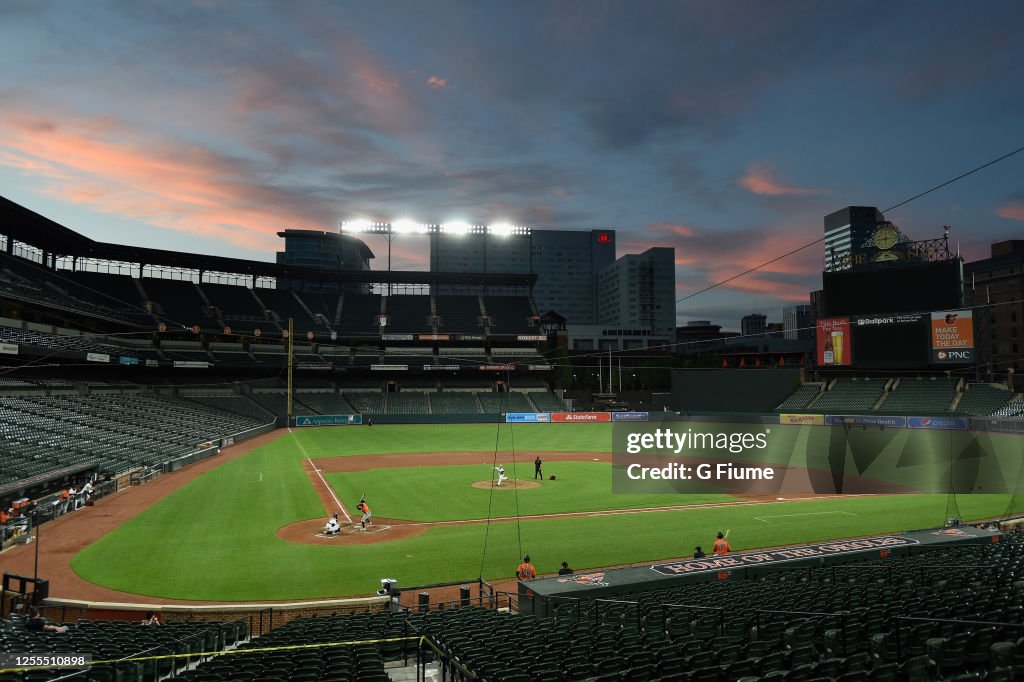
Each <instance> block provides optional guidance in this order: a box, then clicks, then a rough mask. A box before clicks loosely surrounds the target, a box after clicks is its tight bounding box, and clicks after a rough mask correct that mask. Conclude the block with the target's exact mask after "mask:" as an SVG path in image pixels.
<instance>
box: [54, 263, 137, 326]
mask: <svg viewBox="0 0 1024 682" xmlns="http://www.w3.org/2000/svg"><path fill="white" fill-rule="evenodd" d="M60 274H61V276H63V277H64V278H65V279H66V280H68V281H70V282H74V283H75V285H77V287H78V288H79V290H80V291H81V292H82V295H83V296H86V297H88V300H94V301H95V302H96V303H97V304H100V305H103V306H106V307H107V308H110V309H111V310H113V311H115V312H117V313H118V315H120V316H123V317H125V318H127V319H129V320H130V321H132V322H134V323H136V324H139V325H142V326H152V325H153V324H154V320H153V316H152V315H150V314H149V313H148V312H146V309H145V304H144V302H143V300H142V296H141V295H140V294H139V288H138V286H136V283H135V279H133V278H132V277H129V276H127V275H111V274H106V273H99V272H71V271H61V272H60Z"/></svg>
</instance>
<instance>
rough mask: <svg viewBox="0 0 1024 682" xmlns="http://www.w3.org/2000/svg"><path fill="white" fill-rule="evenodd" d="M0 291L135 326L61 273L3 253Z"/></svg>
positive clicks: (128, 318) (62, 308)
mask: <svg viewBox="0 0 1024 682" xmlns="http://www.w3.org/2000/svg"><path fill="white" fill-rule="evenodd" d="M0 291H2V292H5V293H7V294H8V295H10V296H13V297H15V298H20V299H24V300H28V301H34V302H41V303H43V304H45V305H47V306H50V307H52V308H54V309H57V310H73V311H77V312H83V313H86V314H88V315H98V316H102V317H106V318H108V319H115V320H122V321H124V322H131V323H138V317H137V316H136V315H133V316H131V317H126V316H123V315H120V314H118V313H117V312H115V311H114V310H112V309H111V308H109V307H107V306H106V305H105V304H102V303H99V302H98V301H97V300H96V299H97V298H99V297H98V296H97V295H96V294H93V293H92V292H89V291H86V290H83V289H81V288H80V287H78V286H77V285H76V284H75V283H74V282H73V281H71V280H69V279H67V278H65V277H64V276H63V274H62V273H58V272H54V271H53V270H50V269H48V268H44V267H42V266H41V265H38V264H36V263H33V262H30V261H28V260H25V259H23V258H18V257H13V256H8V255H7V254H5V253H0ZM150 322H152V320H151V319H150ZM147 324H149V323H147Z"/></svg>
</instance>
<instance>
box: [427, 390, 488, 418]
mask: <svg viewBox="0 0 1024 682" xmlns="http://www.w3.org/2000/svg"><path fill="white" fill-rule="evenodd" d="M428 398H429V400H430V411H431V412H433V413H434V414H473V413H475V412H479V411H480V406H479V405H478V404H477V402H476V397H475V396H474V395H473V394H472V393H467V392H459V391H448V392H444V393H430V394H428Z"/></svg>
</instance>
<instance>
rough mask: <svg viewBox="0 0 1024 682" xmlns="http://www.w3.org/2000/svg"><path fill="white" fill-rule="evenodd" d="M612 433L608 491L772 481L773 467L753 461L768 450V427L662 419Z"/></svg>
mask: <svg viewBox="0 0 1024 682" xmlns="http://www.w3.org/2000/svg"><path fill="white" fill-rule="evenodd" d="M612 431H613V451H612V452H613V456H612V471H613V478H612V489H613V491H614V492H623V493H699V492H705V493H708V492H715V491H718V490H725V489H734V488H737V487H740V488H743V489H746V488H749V487H750V486H751V484H753V483H754V482H758V483H759V484H764V483H767V484H768V485H769V486H771V483H772V481H775V480H776V474H777V472H776V469H777V468H778V466H777V465H776V464H775V463H770V462H766V461H759V460H764V453H765V452H766V451H767V450H768V447H769V442H770V441H769V439H770V437H771V428H770V427H768V426H764V425H761V424H712V423H707V424H703V423H693V422H685V421H675V420H671V421H670V420H668V419H665V418H662V419H660V420H657V421H652V422H647V423H643V424H628V425H626V424H617V425H615V426H614V427H613V429H612ZM755 453H756V454H755Z"/></svg>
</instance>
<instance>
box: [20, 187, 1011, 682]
mask: <svg viewBox="0 0 1024 682" xmlns="http://www.w3.org/2000/svg"><path fill="white" fill-rule="evenodd" d="M0 210H2V221H0V225H2V226H3V227H2V228H0V232H2V236H0V304H2V311H0V352H2V353H3V356H2V358H3V360H4V363H3V365H4V368H3V373H2V374H0V412H2V417H3V418H2V419H0V462H2V465H3V466H2V470H0V471H2V474H0V501H2V502H3V509H4V511H3V525H2V533H3V535H2V537H3V553H2V554H0V561H2V566H3V602H2V613H0V617H2V623H3V630H2V631H0V649H2V651H0V668H3V672H2V673H0V679H4V680H44V679H62V680H63V679H69V680H71V679H73V680H108V681H116V682H124V681H131V682H143V681H148V680H160V679H187V680H193V681H195V682H212V681H214V680H239V681H241V680H257V681H261V680H262V681H268V682H269V681H270V680H299V681H300V682H313V681H314V680H326V681H328V682H342V681H344V680H369V681H372V680H412V679H416V680H495V681H498V680H508V681H511V680H515V681H519V680H524V681H525V680H551V681H555V680H602V681H603V680H631V681H632V680H665V681H668V680H749V681H752V680H758V679H764V680H769V679H770V680H822V679H839V680H861V679H874V680H918V679H921V680H923V679H980V678H981V677H982V676H984V678H985V679H991V680H1001V679H1007V680H1009V679H1015V677H1014V676H1015V675H1017V674H1019V673H1018V672H1017V671H1018V670H1019V665H1020V658H1019V656H1020V654H1019V653H1018V651H1021V649H1018V644H1017V642H1018V637H1021V636H1024V632H1022V631H1021V629H1022V628H1024V626H1022V625H1021V609H1022V606H1021V604H1020V599H1019V589H1020V587H1021V585H1024V568H1022V567H1024V543H1021V542H1019V541H1018V536H1017V534H1016V528H1017V527H1018V526H1017V525H1016V521H1017V519H1018V518H1020V512H1022V511H1024V509H1022V507H1024V497H1022V496H1021V486H1022V483H1024V440H1022V435H1024V421H1022V419H1021V417H1022V415H1024V401H1022V399H1021V394H1020V393H1019V392H1018V389H1015V388H1014V385H1013V373H1012V372H1002V373H1001V377H1000V376H995V377H992V376H989V377H981V376H979V375H977V374H976V373H975V372H974V370H973V368H975V367H977V366H979V365H981V364H983V363H984V362H989V363H991V358H988V357H987V356H985V353H986V352H987V351H986V348H985V344H984V343H975V340H976V339H977V340H979V341H983V339H984V338H985V337H986V336H987V335H988V334H989V332H988V330H987V329H986V327H985V324H986V320H987V319H988V315H987V314H986V313H984V311H982V312H977V309H976V307H975V306H973V305H972V301H971V300H970V298H969V296H970V294H969V292H966V291H965V286H964V281H963V274H962V268H963V264H962V261H961V260H960V259H959V257H958V256H956V255H954V254H951V253H949V249H948V244H946V245H945V248H936V247H935V244H933V243H928V244H923V243H922V244H919V245H918V246H917V247H911V248H917V249H918V251H916V252H914V253H917V255H918V256H919V257H916V258H907V259H905V262H899V263H896V264H886V265H884V266H880V267H865V268H859V267H850V268H848V267H834V268H826V271H825V272H824V273H823V279H824V297H825V300H826V301H827V305H826V306H825V307H824V308H823V310H822V314H821V315H820V316H819V317H818V318H817V319H816V320H814V321H812V322H811V323H810V325H809V328H810V330H811V333H812V334H815V335H816V338H815V339H814V341H813V343H812V344H810V345H809V346H808V350H807V352H794V351H792V350H786V351H779V352H773V351H763V350H760V349H758V348H743V347H738V348H737V347H735V346H734V347H733V348H732V350H729V351H728V352H726V351H723V350H721V349H719V348H718V347H717V346H716V345H715V344H714V343H713V342H710V341H706V340H705V341H702V342H699V343H697V344H695V345H696V348H693V349H688V350H702V352H703V355H700V354H697V355H695V357H700V358H702V362H701V364H700V365H699V366H694V365H693V364H692V363H690V364H688V363H686V362H684V360H683V356H682V355H681V354H680V352H679V348H678V346H679V345H685V343H683V344H676V343H669V344H656V343H648V344H647V345H646V346H634V347H632V348H630V347H627V346H626V345H625V344H623V346H622V347H616V348H615V349H612V348H611V347H608V348H607V349H606V348H605V347H603V346H602V347H599V348H596V349H593V350H587V349H580V348H567V344H566V331H565V327H564V325H560V324H559V323H558V320H557V319H553V317H552V316H551V315H542V314H541V313H542V311H541V310H539V309H538V306H537V303H536V301H535V299H534V297H533V291H532V289H533V286H534V284H535V281H536V275H532V274H514V273H513V274H495V273H483V272H481V273H472V272H469V273H467V272H438V271H433V270H432V271H430V272H406V271H392V270H390V268H389V269H388V270H386V271H377V270H370V269H349V270H344V269H343V270H336V271H332V272H324V271H323V270H320V269H316V268H311V267H303V266H300V265H293V264H287V263H280V262H279V263H264V262H256V261H246V260H241V259H234V258H226V257H220V256H208V255H201V254H191V253H185V252H179V251H162V250H158V249H149V248H141V247H134V246H125V245H119V244H113V243H104V242H98V241H94V240H92V239H89V238H87V237H85V236H83V235H81V234H79V233H78V232H76V231H74V230H73V229H71V228H68V227H65V226H63V225H60V224H58V223H56V222H54V221H52V220H49V219H48V218H46V217H44V216H42V215H39V214H36V213H34V212H32V211H30V210H28V209H26V208H24V207H22V206H19V205H17V204H15V203H14V202H12V201H9V200H6V199H4V200H3V201H2V206H0ZM377 228H379V229H387V226H382V225H380V226H377ZM878 229H879V230H882V229H892V227H891V225H890V224H884V225H883V226H881V227H879V228H878ZM282 236H284V237H285V238H286V239H288V238H291V237H298V236H301V235H297V234H295V233H283V234H282ZM346 239H348V240H350V241H348V242H347V244H348V245H349V246H352V247H353V248H356V249H357V250H359V252H360V253H362V254H363V255H364V256H370V255H372V254H368V253H367V252H368V249H367V247H366V246H365V245H364V244H362V242H359V240H358V239H357V238H355V237H352V236H348V237H347V238H346ZM598 239H600V235H598ZM879 241H880V242H881V238H879ZM363 250H365V251H363ZM909 281H913V282H917V283H918V284H920V283H922V282H925V283H927V286H916V287H907V286H906V283H907V282H909ZM874 291H886V292H890V295H888V296H881V297H880V296H875V295H873V293H872V292H874ZM892 291H906V292H907V293H906V295H905V296H896V295H892V294H891V292H892ZM879 301H884V303H879ZM883 305H884V306H885V307H884V308H883V307H882V306H883ZM972 312H975V314H974V315H973V316H972ZM955 354H961V355H962V356H963V357H964V358H967V359H968V360H969V366H970V368H972V369H971V370H970V371H967V370H965V365H964V364H963V363H961V364H957V362H956V357H957V356H956V355H955ZM624 373H625V375H626V376H629V377H630V378H631V381H629V388H624V387H623V378H622V377H623V374H624ZM638 374H639V375H640V376H641V377H642V381H641V382H639V383H640V386H638V385H637V384H638V382H637V381H636V376H637V375H638ZM581 377H583V379H581ZM595 384H597V385H595ZM705 436H706V438H705ZM951 595H955V599H950V596H951ZM143 620H144V621H145V623H147V624H149V623H158V624H159V625H160V627H140V625H139V623H140V621H143ZM32 622H34V623H36V624H37V625H36V627H34V628H31V629H30V628H28V627H27V625H28V624H29V623H32ZM966 676H969V677H966Z"/></svg>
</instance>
